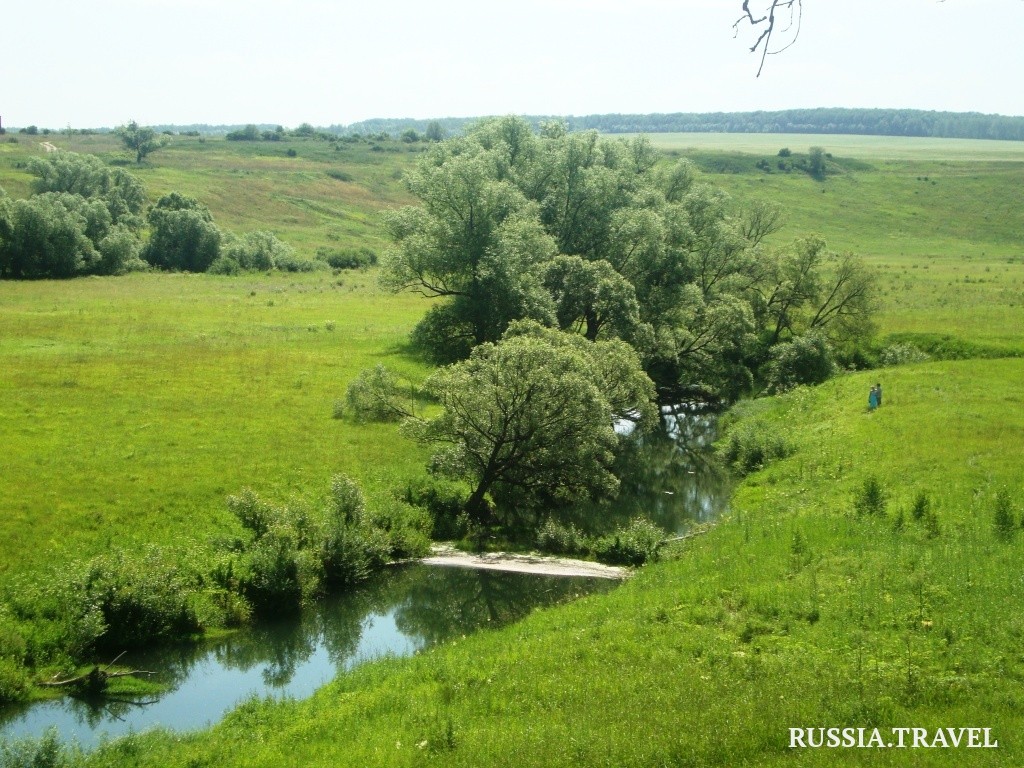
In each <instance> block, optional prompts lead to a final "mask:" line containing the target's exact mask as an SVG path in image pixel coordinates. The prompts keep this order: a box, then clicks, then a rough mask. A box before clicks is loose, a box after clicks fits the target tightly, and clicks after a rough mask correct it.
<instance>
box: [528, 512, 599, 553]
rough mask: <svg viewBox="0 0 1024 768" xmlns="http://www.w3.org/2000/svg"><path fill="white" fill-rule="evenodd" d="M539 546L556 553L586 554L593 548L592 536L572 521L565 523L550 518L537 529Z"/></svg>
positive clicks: (545, 550) (542, 549)
mask: <svg viewBox="0 0 1024 768" xmlns="http://www.w3.org/2000/svg"><path fill="white" fill-rule="evenodd" d="M537 548H538V549H539V550H540V551H541V552H550V553H552V554H555V555H573V556H579V555H586V554H589V553H590V552H591V551H592V550H593V542H592V541H591V540H590V538H589V537H588V536H587V535H586V534H585V533H583V531H581V530H580V529H579V528H577V527H576V526H575V525H573V524H572V523H569V524H568V525H563V524H562V523H559V522H558V521H556V520H553V519H551V518H548V519H547V520H545V521H544V524H543V525H542V526H541V527H540V528H539V529H538V531H537Z"/></svg>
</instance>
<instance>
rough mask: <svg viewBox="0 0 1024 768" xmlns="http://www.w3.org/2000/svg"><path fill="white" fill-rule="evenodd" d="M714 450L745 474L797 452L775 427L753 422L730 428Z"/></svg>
mask: <svg viewBox="0 0 1024 768" xmlns="http://www.w3.org/2000/svg"><path fill="white" fill-rule="evenodd" d="M717 450H718V452H719V455H720V456H721V458H722V460H723V461H724V462H726V463H727V464H728V465H729V466H731V467H732V468H733V469H734V470H735V471H736V472H737V473H739V474H740V475H747V474H750V473H751V472H757V471H758V470H761V469H764V468H765V467H766V466H767V465H769V464H771V463H772V462H774V461H778V460H779V459H784V458H786V457H787V456H790V455H792V454H793V453H794V451H795V450H796V449H795V447H794V446H793V444H792V442H791V441H790V440H789V438H788V437H787V436H786V435H785V433H783V432H782V431H780V430H779V429H778V427H777V426H776V425H774V424H769V423H767V422H763V421H757V420H753V419H752V420H745V421H742V422H740V423H739V424H736V425H733V426H732V427H730V428H729V430H728V431H727V433H726V435H725V439H724V440H723V441H721V442H719V443H718V444H717Z"/></svg>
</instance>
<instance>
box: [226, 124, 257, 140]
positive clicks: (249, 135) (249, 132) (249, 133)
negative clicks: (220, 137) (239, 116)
mask: <svg viewBox="0 0 1024 768" xmlns="http://www.w3.org/2000/svg"><path fill="white" fill-rule="evenodd" d="M224 138H225V139H227V140H228V141H259V140H260V139H261V138H262V133H261V131H260V129H259V126H256V125H252V124H251V123H250V124H249V125H247V126H245V127H244V128H240V129H238V130H237V131H231V132H229V133H227V134H225V136H224Z"/></svg>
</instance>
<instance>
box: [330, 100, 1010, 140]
mask: <svg viewBox="0 0 1024 768" xmlns="http://www.w3.org/2000/svg"><path fill="white" fill-rule="evenodd" d="M478 119H479V118H445V119H444V120H442V121H436V120H435V121H427V120H412V119H392V120H385V119H374V120H365V121H363V122H359V123H353V124H351V125H347V126H331V127H330V128H328V129H327V130H328V131H330V132H333V133H348V134H353V133H355V134H376V133H380V132H384V133H387V134H390V135H392V136H398V135H400V134H401V133H402V132H403V131H406V130H410V129H412V130H415V131H419V132H422V131H424V130H426V129H427V128H428V127H429V125H430V123H431V122H434V123H438V122H439V124H440V125H441V126H442V127H443V129H444V131H445V132H446V133H447V134H448V135H458V134H461V133H463V132H464V131H465V130H467V129H468V128H470V127H471V126H472V125H473V124H474V123H475V122H477V120H478ZM524 119H525V120H526V121H528V122H529V123H530V124H531V125H532V126H533V127H534V128H539V127H540V126H541V124H543V123H545V122H550V121H551V120H564V122H565V124H566V126H567V127H568V128H569V130H572V131H586V130H596V131H600V132H601V133H828V134H833V133H836V134H856V135H870V136H930V137H933V138H955V139H1001V140H1006V141H1024V117H1019V116H1007V115H990V114H981V113H978V112H936V111H932V110H921V109H860V108H841V107H822V108H816V109H786V110H776V111H756V112H670V113H649V114H628V113H626V114H620V113H608V114H596V115H577V116H573V117H566V118H559V117H555V116H542V115H532V116H526V117H524Z"/></svg>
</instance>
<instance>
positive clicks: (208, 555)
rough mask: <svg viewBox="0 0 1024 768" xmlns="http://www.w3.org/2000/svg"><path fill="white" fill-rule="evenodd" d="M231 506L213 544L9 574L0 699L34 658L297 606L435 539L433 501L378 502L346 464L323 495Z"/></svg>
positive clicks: (158, 638) (104, 650)
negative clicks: (227, 531) (233, 523)
mask: <svg viewBox="0 0 1024 768" xmlns="http://www.w3.org/2000/svg"><path fill="white" fill-rule="evenodd" d="M228 506H229V508H230V510H231V512H232V513H233V514H234V516H235V517H236V518H237V520H238V521H239V523H240V524H241V527H242V529H243V531H242V534H243V535H241V536H237V537H233V538H227V539H224V540H223V541H221V542H220V543H219V544H218V545H216V546H215V547H214V549H212V550H210V549H203V550H199V549H193V550H188V551H185V550H172V549H170V548H161V547H156V546H150V547H146V548H144V549H142V550H115V551H113V552H111V553H108V554H104V555H100V556H98V557H95V558H93V559H91V560H89V561H86V562H78V563H71V564H68V565H65V566H62V567H60V568H57V569H54V570H53V571H51V572H49V573H48V574H46V576H45V577H43V578H39V577H36V578H34V579H32V580H28V579H26V580H24V581H23V582H22V583H18V584H15V585H13V588H12V589H11V590H10V592H9V593H8V594H7V595H6V599H5V601H4V602H3V603H0V702H4V701H15V700H18V699H21V698H24V696H25V695H26V693H27V691H28V688H29V674H28V671H27V669H28V668H36V669H43V668H45V669H48V670H57V671H61V672H65V671H69V670H71V669H73V668H74V667H75V666H77V665H78V664H80V663H83V662H86V661H94V660H95V657H96V656H97V655H102V656H103V657H104V658H108V657H109V658H113V657H114V656H116V655H117V654H118V653H120V652H121V651H124V650H127V649H133V648H140V647H144V646H147V645H152V644H155V643H159V642H168V641H173V640H181V639H185V638H188V637H192V636H196V635H198V634H200V633H202V632H203V631H204V630H205V629H207V628H209V627H211V626H237V625H239V624H241V623H244V622H245V621H247V620H248V619H249V617H250V616H251V615H252V614H254V613H255V614H256V615H260V614H265V613H268V612H270V611H281V610H297V609H298V608H299V607H300V606H301V605H302V603H303V602H304V601H307V600H310V599H312V598H314V597H316V596H318V595H320V594H322V593H323V592H325V591H326V590H327V589H329V588H337V587H345V586H349V585H352V584H355V583H357V582H359V581H361V580H362V579H364V578H366V577H367V576H368V575H369V574H370V573H371V572H372V571H373V570H374V569H375V568H379V567H380V566H382V565H383V564H385V563H387V562H389V561H391V560H394V559H401V558H408V557H419V556H422V555H424V554H426V553H427V551H428V550H429V547H430V539H429V536H430V532H431V527H432V521H431V518H430V515H429V513H428V512H427V511H426V510H425V509H419V508H416V507H413V506H411V505H409V504H407V503H405V502H403V501H399V500H397V499H385V500H383V501H382V502H380V503H378V504H375V505H373V506H372V507H371V506H369V505H367V503H366V501H365V499H364V497H363V494H362V491H361V490H360V489H359V487H358V486H357V485H356V484H355V483H354V482H352V481H351V480H350V479H348V478H347V477H345V476H343V475H339V476H337V477H335V478H334V481H333V483H332V487H331V493H330V494H329V496H328V498H327V499H326V500H325V501H324V502H322V503H320V504H308V503H304V502H293V503H290V504H287V505H277V504H273V503H270V502H267V501H264V500H263V499H260V498H259V497H258V496H257V495H256V494H254V493H252V492H251V491H243V492H242V493H240V494H238V495H237V496H233V497H231V498H230V499H229V500H228Z"/></svg>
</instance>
